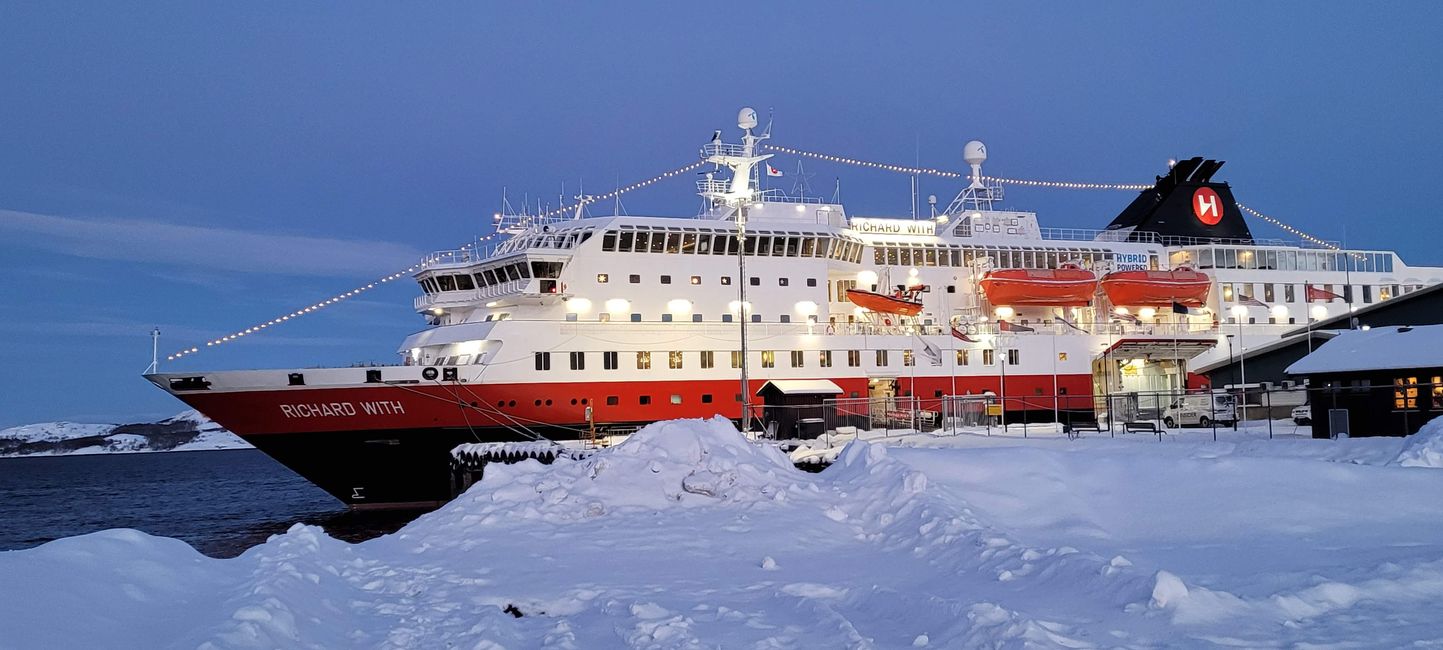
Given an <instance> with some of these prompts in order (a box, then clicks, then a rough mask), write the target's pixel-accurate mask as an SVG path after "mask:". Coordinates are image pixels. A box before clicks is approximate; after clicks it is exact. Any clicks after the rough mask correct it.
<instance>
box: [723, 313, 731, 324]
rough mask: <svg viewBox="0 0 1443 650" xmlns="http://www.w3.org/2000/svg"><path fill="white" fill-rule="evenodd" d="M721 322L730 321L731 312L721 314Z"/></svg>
mask: <svg viewBox="0 0 1443 650" xmlns="http://www.w3.org/2000/svg"><path fill="white" fill-rule="evenodd" d="M722 322H723V323H730V322H732V315H731V314H722Z"/></svg>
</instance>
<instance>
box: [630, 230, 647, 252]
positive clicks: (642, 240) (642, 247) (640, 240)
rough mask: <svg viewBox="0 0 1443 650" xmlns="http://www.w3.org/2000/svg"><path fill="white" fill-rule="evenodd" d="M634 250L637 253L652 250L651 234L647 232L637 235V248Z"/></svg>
mask: <svg viewBox="0 0 1443 650" xmlns="http://www.w3.org/2000/svg"><path fill="white" fill-rule="evenodd" d="M632 250H633V252H637V253H645V252H647V251H649V250H651V233H650V232H648V231H646V230H642V231H640V232H638V233H636V246H635V247H634V248H633V249H632Z"/></svg>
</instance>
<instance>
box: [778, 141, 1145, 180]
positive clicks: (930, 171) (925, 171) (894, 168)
mask: <svg viewBox="0 0 1443 650" xmlns="http://www.w3.org/2000/svg"><path fill="white" fill-rule="evenodd" d="M762 146H763V147H765V148H766V149H769V150H771V151H776V152H778V153H785V154H791V155H793V156H801V157H803V158H813V159H816V160H825V161H828V162H835V163H843V164H846V165H855V166H857V167H867V168H870V169H881V170H884V171H889V172H897V173H899V174H915V175H918V176H940V177H942V178H970V177H971V175H970V174H963V173H961V172H954V171H948V170H945V169H936V168H933V167H909V166H907V165H893V164H890V163H880V162H873V161H869V160H858V159H856V158H848V157H846V156H833V155H831V154H825V153H817V152H814V151H802V150H800V149H793V148H791V147H784V146H781V145H775V144H764V145H762ZM982 180H984V181H992V182H994V183H1001V184H1003V185H1023V186H1027V187H1052V188H1058V189H1068V190H1129V191H1141V190H1145V189H1148V188H1150V187H1152V184H1151V183H1147V184H1141V183H1072V182H1066V181H1040V180H1029V179H1024V178H1003V177H1001V176H983V177H982Z"/></svg>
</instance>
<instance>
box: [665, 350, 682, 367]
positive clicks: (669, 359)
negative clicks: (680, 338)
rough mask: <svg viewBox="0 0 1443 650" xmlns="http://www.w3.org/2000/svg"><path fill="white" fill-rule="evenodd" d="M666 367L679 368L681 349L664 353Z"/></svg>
mask: <svg viewBox="0 0 1443 650" xmlns="http://www.w3.org/2000/svg"><path fill="white" fill-rule="evenodd" d="M666 367H668V368H671V369H672V370H681V351H680V350H672V351H671V352H668V353H666Z"/></svg>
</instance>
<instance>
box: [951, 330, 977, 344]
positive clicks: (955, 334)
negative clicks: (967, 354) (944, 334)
mask: <svg viewBox="0 0 1443 650" xmlns="http://www.w3.org/2000/svg"><path fill="white" fill-rule="evenodd" d="M952 338H955V339H957V340H959V341H962V342H964V343H976V342H977V339H974V338H972V337H970V336H967V333H966V332H963V331H962V330H959V329H957V328H955V327H954V328H952Z"/></svg>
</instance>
